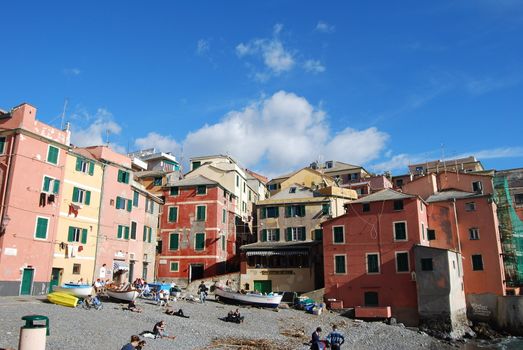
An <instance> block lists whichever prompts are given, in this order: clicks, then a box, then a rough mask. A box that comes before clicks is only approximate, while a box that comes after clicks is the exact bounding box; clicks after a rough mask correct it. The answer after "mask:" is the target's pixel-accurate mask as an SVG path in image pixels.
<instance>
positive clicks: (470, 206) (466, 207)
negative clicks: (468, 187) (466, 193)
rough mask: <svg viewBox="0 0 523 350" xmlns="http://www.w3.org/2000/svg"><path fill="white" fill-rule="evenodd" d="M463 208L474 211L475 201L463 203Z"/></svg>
mask: <svg viewBox="0 0 523 350" xmlns="http://www.w3.org/2000/svg"><path fill="white" fill-rule="evenodd" d="M465 210H466V211H474V210H476V203H475V202H468V203H465Z"/></svg>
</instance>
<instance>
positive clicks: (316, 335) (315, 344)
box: [311, 327, 325, 350]
mask: <svg viewBox="0 0 523 350" xmlns="http://www.w3.org/2000/svg"><path fill="white" fill-rule="evenodd" d="M320 334H321V327H318V328H316V330H315V331H314V332H313V333H312V339H311V350H323V349H325V344H324V343H323V341H322V340H321V337H320Z"/></svg>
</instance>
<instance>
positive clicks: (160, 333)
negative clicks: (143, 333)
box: [153, 321, 176, 339]
mask: <svg viewBox="0 0 523 350" xmlns="http://www.w3.org/2000/svg"><path fill="white" fill-rule="evenodd" d="M153 334H154V335H155V337H156V338H168V339H176V337H175V336H170V335H169V334H167V332H165V321H160V322H157V323H156V324H155V325H154V328H153Z"/></svg>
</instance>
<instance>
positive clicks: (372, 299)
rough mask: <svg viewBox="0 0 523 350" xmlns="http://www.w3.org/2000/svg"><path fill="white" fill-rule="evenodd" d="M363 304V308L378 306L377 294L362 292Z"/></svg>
mask: <svg viewBox="0 0 523 350" xmlns="http://www.w3.org/2000/svg"><path fill="white" fill-rule="evenodd" d="M363 302H364V304H365V306H379V299H378V292H364V293H363Z"/></svg>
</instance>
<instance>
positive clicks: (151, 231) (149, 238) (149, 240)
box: [147, 227, 153, 243]
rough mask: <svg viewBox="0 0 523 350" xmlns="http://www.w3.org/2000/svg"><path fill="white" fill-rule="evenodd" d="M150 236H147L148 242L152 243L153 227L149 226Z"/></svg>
mask: <svg viewBox="0 0 523 350" xmlns="http://www.w3.org/2000/svg"><path fill="white" fill-rule="evenodd" d="M148 231H149V235H148V236H149V237H147V243H151V241H152V240H153V229H152V228H151V227H149V230H148Z"/></svg>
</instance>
